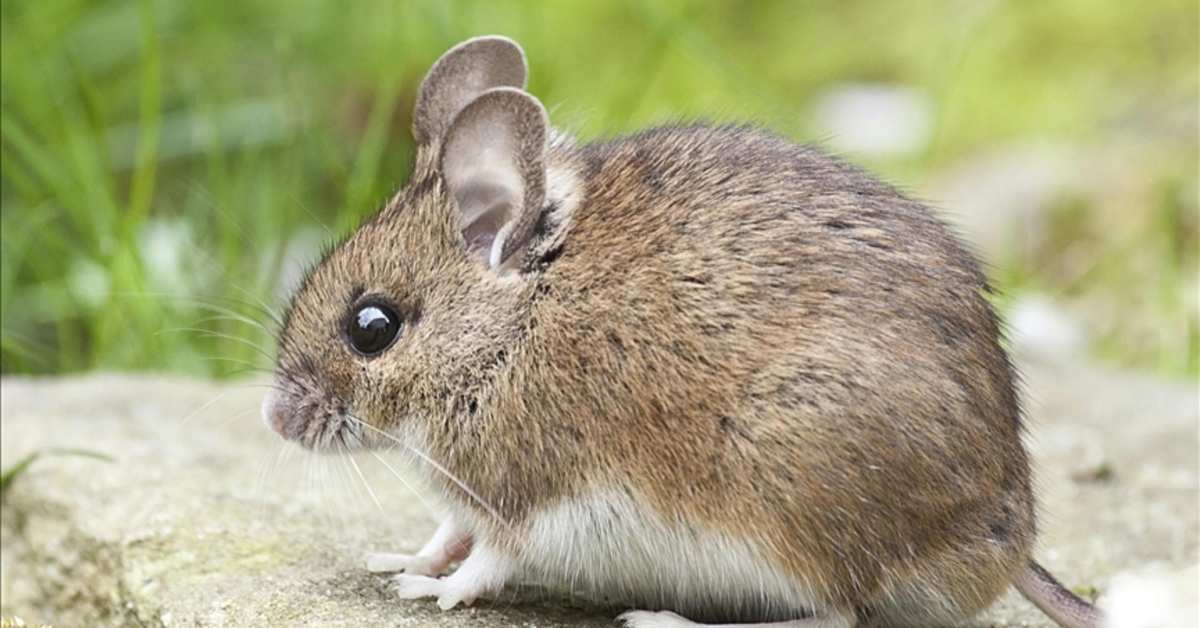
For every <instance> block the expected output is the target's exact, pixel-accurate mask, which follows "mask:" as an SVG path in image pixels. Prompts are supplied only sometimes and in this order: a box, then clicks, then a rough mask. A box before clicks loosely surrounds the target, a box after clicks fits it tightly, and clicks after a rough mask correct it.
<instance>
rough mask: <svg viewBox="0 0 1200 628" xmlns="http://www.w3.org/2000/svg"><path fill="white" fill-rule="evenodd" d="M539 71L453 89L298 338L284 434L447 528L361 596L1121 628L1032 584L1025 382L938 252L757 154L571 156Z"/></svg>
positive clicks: (689, 131) (619, 149)
mask: <svg viewBox="0 0 1200 628" xmlns="http://www.w3.org/2000/svg"><path fill="white" fill-rule="evenodd" d="M525 74H526V65H525V59H524V55H523V53H522V52H521V50H520V48H519V47H518V46H517V45H516V44H515V43H513V42H512V41H511V40H508V39H505V38H502V37H483V38H476V39H472V40H469V41H467V42H465V43H463V44H460V45H459V46H457V47H455V48H454V49H452V50H451V51H449V52H447V53H446V54H445V55H444V56H443V57H442V59H441V60H439V61H438V63H437V64H435V66H434V67H433V69H432V70H431V71H430V73H429V75H428V76H427V77H426V79H425V81H424V83H423V84H422V86H421V90H420V92H419V95H418V99H417V105H416V113H415V115H414V134H415V136H416V139H417V142H418V150H417V157H416V165H415V168H414V171H413V173H412V176H411V177H410V180H409V183H408V184H407V185H406V186H405V187H404V188H403V189H402V190H400V192H398V193H397V194H396V196H395V197H393V198H392V199H391V200H390V201H389V202H388V203H387V205H386V206H385V207H384V208H383V209H382V210H381V211H380V212H379V213H377V214H376V215H374V216H373V217H372V218H371V219H369V220H368V221H366V222H365V223H364V224H363V225H362V227H361V228H360V229H359V230H358V231H357V232H355V233H354V234H353V235H352V236H350V237H349V238H348V239H347V240H345V241H344V242H343V243H342V244H341V245H339V246H338V247H336V248H335V249H333V250H332V251H331V252H330V253H328V254H327V255H326V256H325V258H324V259H323V260H322V261H321V263H320V264H318V265H317V266H316V267H315V268H314V269H313V270H312V272H311V273H310V274H309V275H308V277H307V279H306V280H305V282H304V283H303V285H302V286H301V288H300V290H299V292H298V293H297V295H296V297H295V300H294V302H293V305H292V307H291V309H290V310H289V313H288V315H287V316H286V318H285V322H284V326H283V329H282V332H281V335H280V341H279V352H278V369H277V373H276V378H275V382H274V385H273V386H272V389H271V392H270V393H269V394H268V397H267V399H266V401H265V402H264V417H265V419H266V421H267V423H268V424H269V425H271V426H272V428H273V429H275V430H276V431H278V432H279V433H280V434H281V435H282V436H284V437H285V438H288V439H291V440H295V441H297V442H299V443H301V444H302V445H304V446H306V447H309V448H313V449H317V450H329V449H339V448H340V449H354V448H360V447H383V448H389V447H390V448H396V449H397V450H398V451H402V452H404V453H405V454H406V455H407V456H409V457H410V458H411V460H412V461H413V465H414V468H416V469H419V470H421V471H422V473H423V475H424V476H425V479H426V480H427V482H428V484H429V486H431V487H432V488H433V489H434V491H435V492H436V493H438V494H439V495H440V496H441V498H442V499H443V501H444V504H445V505H446V507H447V511H448V512H449V515H448V517H447V518H446V520H445V521H444V522H443V524H442V525H441V527H439V529H438V531H437V533H435V535H434V537H433V538H432V539H431V540H430V542H429V543H428V544H427V545H426V546H425V547H424V548H422V549H421V550H420V551H418V552H417V553H416V554H413V555H405V554H380V555H373V556H371V557H370V559H369V564H368V568H369V569H372V570H374V571H389V572H392V571H394V572H400V573H398V574H397V575H396V576H394V586H395V589H396V591H397V592H398V594H399V596H400V597H404V598H420V597H436V598H438V603H439V604H440V605H441V606H442V607H443V608H447V609H449V608H452V607H454V606H456V605H457V604H459V603H466V604H470V603H471V602H472V601H473V600H474V599H475V598H476V597H478V596H481V595H493V594H495V593H496V592H498V591H499V589H500V588H501V587H503V585H504V584H505V583H506V582H509V581H513V580H520V581H529V580H534V581H540V582H544V583H547V584H548V585H551V586H557V587H565V588H570V589H571V590H573V591H576V592H582V593H585V594H588V595H593V596H595V597H597V598H600V599H605V600H610V601H615V602H617V603H620V604H624V605H627V606H629V607H631V608H633V609H634V610H631V611H630V612H627V613H625V614H623V615H622V616H621V619H622V620H624V621H625V622H626V623H627V624H629V625H637V626H669V625H688V624H690V623H691V622H694V621H723V622H749V623H753V622H783V624H781V625H789V626H796V627H801V626H804V627H809V628H815V627H828V628H833V627H843V628H852V627H854V626H863V627H866V626H875V625H882V626H888V625H897V626H900V625H921V626H927V625H955V624H957V623H961V622H962V621H965V620H967V619H969V618H970V617H972V616H974V615H975V614H977V613H978V612H980V611H981V610H983V609H984V608H986V607H987V606H988V605H989V604H991V602H992V601H994V600H995V599H996V598H997V597H998V596H999V595H1000V594H1001V593H1003V592H1004V591H1005V590H1006V589H1007V588H1008V587H1010V586H1014V585H1015V586H1017V587H1018V588H1019V589H1020V590H1021V591H1022V592H1023V593H1025V594H1026V596H1027V597H1029V598H1030V599H1031V600H1033V601H1034V602H1035V603H1036V604H1038V605H1039V606H1040V607H1041V608H1042V609H1043V610H1045V611H1046V612H1047V613H1048V614H1050V615H1051V616H1052V617H1053V618H1055V620H1056V621H1058V622H1059V623H1061V624H1062V625H1064V626H1079V627H1083V626H1096V625H1099V623H1100V621H1101V619H1100V615H1099V613H1098V612H1097V611H1096V610H1095V609H1094V608H1093V607H1092V606H1091V605H1089V604H1087V603H1086V602H1083V601H1082V600H1080V599H1079V598H1077V597H1075V596H1074V595H1073V594H1071V593H1070V592H1069V591H1067V590H1066V589H1065V588H1063V587H1062V585H1060V584H1058V583H1057V581H1055V580H1054V579H1053V577H1051V576H1050V575H1049V574H1048V573H1047V572H1045V570H1043V569H1041V568H1040V567H1039V566H1038V565H1037V564H1036V562H1034V561H1033V559H1032V557H1031V551H1032V547H1033V544H1034V540H1035V538H1036V530H1035V528H1036V525H1035V517H1034V503H1035V502H1034V497H1033V493H1032V488H1031V475H1030V467H1029V460H1028V456H1027V454H1026V452H1025V449H1024V447H1023V445H1022V442H1021V434H1022V424H1021V410H1020V404H1019V400H1018V396H1017V392H1016V376H1015V374H1014V370H1013V367H1012V365H1011V363H1010V361H1009V359H1008V357H1007V355H1006V353H1005V351H1004V349H1003V348H1002V346H1001V344H1000V337H1001V331H1000V326H999V323H998V321H997V317H996V315H995V313H994V311H993V309H992V308H991V306H990V304H989V302H988V299H987V296H988V294H989V292H990V291H991V288H990V287H989V285H988V282H987V280H986V278H985V277H984V275H983V274H982V272H981V271H980V269H979V266H978V264H977V263H976V261H975V260H974V259H973V258H972V256H971V255H970V254H969V253H968V252H967V251H966V250H965V248H964V247H963V246H962V245H961V244H960V243H959V242H958V241H957V239H956V238H955V236H954V235H953V234H952V233H951V231H950V230H949V228H948V227H947V226H946V225H945V224H943V223H942V222H941V221H940V220H939V219H937V218H936V217H935V216H934V214H933V213H932V212H931V211H930V210H929V209H928V208H926V207H924V206H923V205H921V204H920V203H918V202H916V201H913V200H911V199H909V198H907V197H905V196H904V195H903V194H901V193H899V192H898V191H897V190H895V189H894V188H893V187H891V186H888V185H885V184H883V183H880V182H878V181H877V180H875V179H873V178H872V177H870V176H868V175H866V174H865V173H863V172H862V171H861V170H859V169H857V168H855V167H853V166H851V165H848V164H845V163H842V162H840V161H837V160H834V159H831V158H829V157H827V156H825V155H823V154H821V153H820V152H818V151H817V150H815V149H812V148H808V147H803V146H799V145H796V144H793V143H791V142H789V141H787V140H784V139H782V138H779V137H777V136H775V135H773V134H771V133H769V132H766V131H764V130H761V129H757V128H753V127H750V126H737V125H726V126H709V125H702V124H689V125H678V126H670V127H663V128H657V129H652V130H649V131H645V132H642V133H639V134H636V135H632V136H629V137H625V138H620V139H616V140H609V141H601V142H595V143H590V144H578V143H576V142H575V141H573V140H572V139H570V138H568V137H566V136H564V135H561V134H558V133H556V132H555V131H553V130H552V129H551V128H550V126H549V123H548V118H547V115H546V113H545V110H544V108H543V107H542V105H541V104H540V103H539V102H538V101H537V100H536V99H535V98H534V97H533V96H531V95H529V94H528V93H526V92H524V91H523V87H524V81H525ZM456 561H461V565H459V567H458V569H457V570H455V571H454V572H453V573H451V574H450V575H448V576H444V575H443V574H445V573H446V572H447V571H448V570H449V568H450V566H451V565H452V564H453V563H454V562H456Z"/></svg>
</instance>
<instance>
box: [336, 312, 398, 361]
mask: <svg viewBox="0 0 1200 628" xmlns="http://www.w3.org/2000/svg"><path fill="white" fill-rule="evenodd" d="M401 324H402V323H401V321H400V316H399V315H397V314H396V311H395V310H393V309H392V308H390V307H388V306H386V305H382V304H378V303H371V304H367V305H362V306H359V308H358V309H357V310H355V311H354V313H353V314H352V315H351V316H350V329H349V330H348V332H349V336H350V346H351V347H352V348H353V349H354V350H355V351H357V352H359V353H361V354H363V355H368V356H369V355H375V354H377V353H379V352H381V351H383V350H384V349H387V348H388V347H390V346H392V342H394V341H395V340H396V336H399V335H400V326H401Z"/></svg>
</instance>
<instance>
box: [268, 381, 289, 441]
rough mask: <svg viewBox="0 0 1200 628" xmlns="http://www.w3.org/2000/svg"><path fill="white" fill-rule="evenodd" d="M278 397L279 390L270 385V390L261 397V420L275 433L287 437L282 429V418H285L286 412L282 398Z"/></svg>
mask: <svg viewBox="0 0 1200 628" xmlns="http://www.w3.org/2000/svg"><path fill="white" fill-rule="evenodd" d="M279 397H280V393H279V390H278V389H276V388H274V387H272V388H271V391H270V392H268V393H267V396H266V397H265V398H264V399H263V405H262V416H263V422H264V423H266V424H267V427H269V428H271V429H272V430H275V433H276V434H279V435H280V436H282V437H284V438H287V434H285V433H284V431H283V425H284V419H286V418H287V412H286V411H285V410H284V408H283V403H282V402H281V401H282V400H281V399H280V398H279Z"/></svg>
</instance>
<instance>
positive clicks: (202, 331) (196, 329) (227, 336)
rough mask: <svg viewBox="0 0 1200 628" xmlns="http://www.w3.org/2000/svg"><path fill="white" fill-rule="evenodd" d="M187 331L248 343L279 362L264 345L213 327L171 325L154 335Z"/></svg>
mask: <svg viewBox="0 0 1200 628" xmlns="http://www.w3.org/2000/svg"><path fill="white" fill-rule="evenodd" d="M185 331H190V332H194V333H196V334H199V336H200V337H201V338H222V339H224V340H230V341H233V342H239V343H241V344H244V345H246V346H247V347H250V348H252V349H254V350H255V351H258V352H259V353H260V354H262V356H263V357H264V358H266V359H267V360H269V361H270V362H271V363H272V364H277V362H276V359H275V356H273V355H271V353H270V352H268V351H267V350H266V349H263V348H262V347H260V346H258V344H256V343H254V342H251V341H250V340H246V339H245V338H242V337H241V336H235V335H233V334H226V333H222V332H219V331H213V330H211V329H203V328H200V327H169V328H167V329H163V330H160V331H157V332H155V333H154V335H155V336H157V335H160V334H167V333H176V332H185Z"/></svg>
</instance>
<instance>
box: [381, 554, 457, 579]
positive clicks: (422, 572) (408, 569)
mask: <svg viewBox="0 0 1200 628" xmlns="http://www.w3.org/2000/svg"><path fill="white" fill-rule="evenodd" d="M363 558H364V559H365V560H366V561H367V571H370V572H371V573H406V574H413V575H417V576H429V577H436V576H439V575H441V572H442V569H443V568H444V565H442V564H441V562H440V561H438V560H437V559H435V558H433V557H430V556H421V555H412V554H388V553H376V552H367V553H366V554H365V555H364V556H363Z"/></svg>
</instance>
